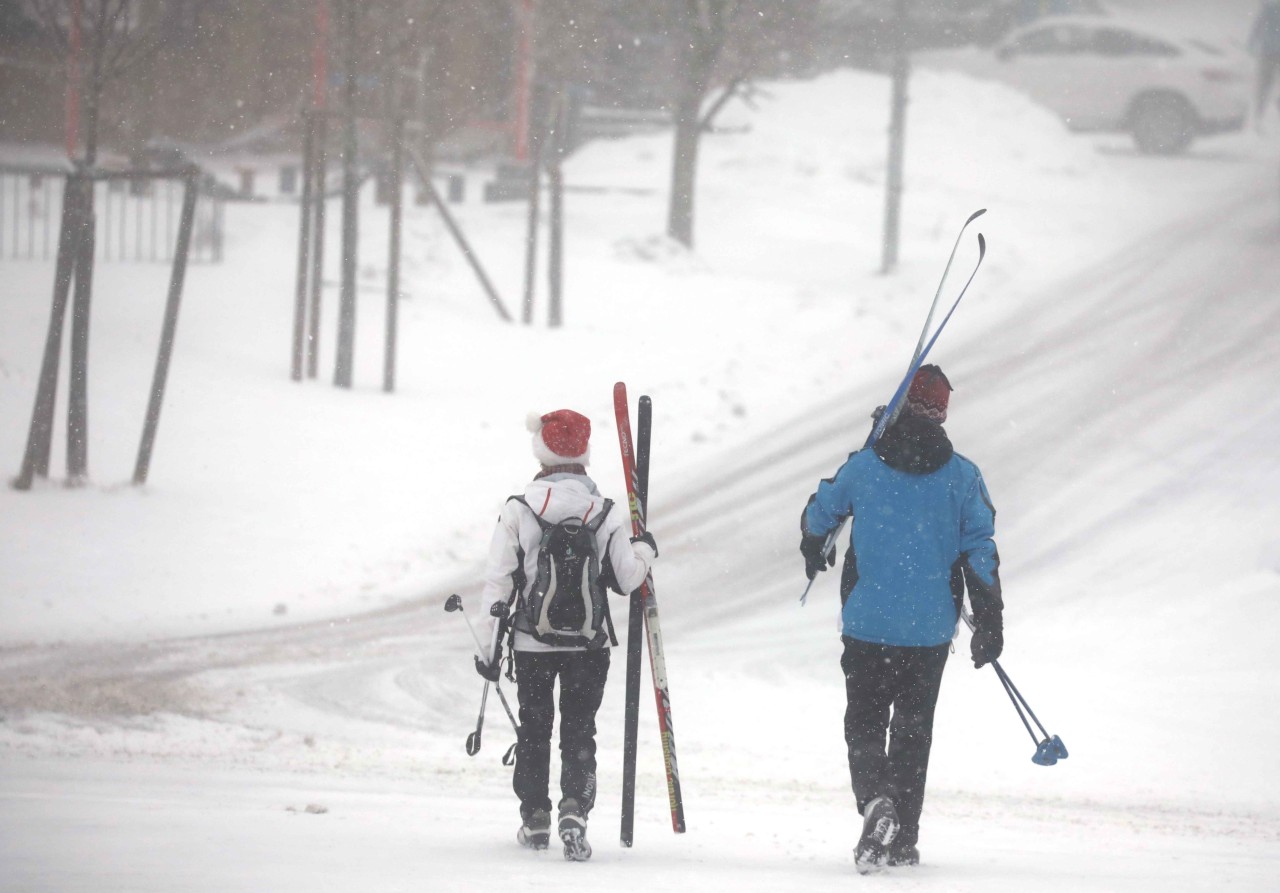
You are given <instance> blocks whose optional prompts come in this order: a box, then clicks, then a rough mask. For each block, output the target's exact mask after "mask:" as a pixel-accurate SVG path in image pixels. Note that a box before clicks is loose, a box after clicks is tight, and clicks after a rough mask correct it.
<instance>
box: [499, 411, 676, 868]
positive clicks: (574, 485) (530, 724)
mask: <svg viewBox="0 0 1280 893" xmlns="http://www.w3.org/2000/svg"><path fill="white" fill-rule="evenodd" d="M528 427H529V428H530V430H531V431H532V432H533V453H534V456H535V457H536V458H537V459H538V462H539V463H540V464H541V469H540V470H539V472H538V474H537V475H536V476H535V477H534V479H533V481H532V482H531V483H529V485H528V486H527V487H525V489H524V492H523V493H522V494H520V495H519V496H513V497H511V498H509V499H508V500H507V502H506V503H505V505H504V506H503V508H502V514H501V517H500V518H499V520H498V527H497V530H496V531H495V532H494V535H493V542H492V544H491V545H490V547H489V559H488V563H487V566H486V569H485V584H484V590H483V592H482V594H481V603H480V607H481V609H482V610H483V611H484V612H485V614H486V615H488V614H489V612H490V610H491V609H492V608H493V606H494V605H497V604H507V605H510V606H511V609H512V611H513V612H514V614H513V621H512V627H513V632H512V649H513V650H514V657H515V659H514V664H515V676H516V682H517V685H518V694H519V702H520V735H519V740H518V742H517V744H516V768H515V778H514V781H513V787H514V789H515V792H516V795H517V796H518V797H519V798H520V818H521V827H520V830H519V832H517V835H516V839H517V840H518V841H519V842H520V843H521V844H522V845H524V846H527V847H531V848H534V849H544V848H546V847H547V846H548V844H549V842H550V836H551V800H550V797H549V794H548V785H549V777H548V776H549V774H550V758H551V733H552V725H553V722H554V719H555V709H556V704H555V700H554V698H553V693H552V689H553V686H554V684H555V681H556V679H557V678H558V679H559V680H560V698H559V705H560V762H561V770H560V793H561V800H560V802H559V817H558V818H559V821H558V825H557V832H558V834H559V836H560V838H561V840H562V841H563V842H564V845H565V858H567V859H571V860H578V861H580V860H584V859H587V858H590V855H591V848H590V846H589V845H588V844H587V842H586V824H587V815H588V813H590V811H591V807H592V806H593V805H594V803H595V796H596V758H595V753H596V742H595V734H596V724H595V718H596V711H597V710H599V708H600V702H601V700H602V698H603V696H604V687H605V681H606V679H607V677H608V673H609V646H610V644H617V642H616V639H615V638H614V636H613V628H612V623H611V621H610V619H609V616H608V605H607V598H604V597H603V595H604V592H603V588H602V587H603V586H607V587H608V588H610V589H613V590H614V591H615V592H618V593H620V594H624V595H625V594H627V593H630V592H631V591H633V590H635V589H638V588H639V587H640V584H641V583H642V582H644V579H645V577H646V576H647V574H648V573H649V567H650V565H652V563H653V561H654V560H655V559H656V558H657V555H658V550H657V546H656V544H655V543H654V540H653V537H652V535H651V534H649V533H646V534H645V535H644V537H641V538H633V537H631V536H630V535H629V533H630V527H629V524H628V521H629V517H628V514H627V511H626V507H625V504H624V505H623V506H620V507H615V506H613V504H612V503H611V502H610V501H609V500H607V499H605V498H604V497H603V496H602V495H601V494H600V491H599V489H598V488H597V487H596V484H595V482H594V481H592V480H591V478H590V477H588V475H587V469H586V465H587V463H588V461H589V459H590V452H591V450H590V438H591V422H590V420H589V419H587V418H586V417H585V416H582V415H580V414H579V413H576V412H574V411H572V410H568V409H560V410H556V411H555V412H550V413H547V414H545V415H541V416H538V415H531V416H530V417H529V424H528ZM568 519H576V521H574V522H570V524H569V527H570V528H571V529H577V522H580V524H581V529H582V530H583V531H585V534H580V535H588V536H591V535H593V537H594V544H595V549H594V552H595V558H596V562H595V566H594V567H592V568H591V570H592V571H593V576H592V580H593V581H594V580H595V579H597V578H598V580H599V586H600V587H601V588H599V591H598V592H597V593H596V595H597V598H596V600H595V612H594V613H595V614H596V615H597V616H595V617H594V618H592V617H591V616H590V615H591V614H592V613H593V605H592V600H591V599H590V597H589V596H588V595H584V596H583V598H579V599H577V600H576V602H574V603H571V604H570V605H569V606H568V609H567V610H570V611H573V612H576V614H577V617H578V619H577V620H576V621H574V622H575V623H579V624H581V629H580V630H576V631H573V632H571V633H569V634H562V635H556V634H552V633H551V632H549V631H548V623H549V622H548V621H546V618H545V617H544V616H543V614H542V612H543V609H544V608H545V611H546V614H550V613H551V612H552V609H551V608H550V602H549V601H548V602H547V604H546V605H545V606H544V605H542V597H543V595H545V590H546V588H547V585H546V579H547V576H548V574H547V565H546V564H545V561H546V559H545V557H544V556H540V554H539V553H540V544H541V543H542V542H543V541H544V531H546V530H548V529H550V528H551V527H553V526H554V525H557V524H561V522H566V521H567V520H568ZM540 557H544V568H543V575H542V579H543V582H542V584H541V587H542V589H543V590H544V592H542V593H539V592H536V591H535V590H537V589H538V588H539V586H538V579H539V558H540ZM583 573H584V574H585V573H586V572H585V571H583ZM562 574H563V571H562ZM553 579H554V577H553ZM559 582H560V587H559V588H560V589H561V590H562V591H563V590H565V589H566V587H565V586H564V581H563V579H561V580H560V581H559ZM551 588H552V589H555V588H556V584H555V583H554V582H553V583H552V584H551ZM569 588H572V587H569ZM586 588H588V587H587V586H585V585H584V586H582V587H579V588H578V589H574V591H575V592H578V591H579V589H581V590H583V591H584V592H585V589H586ZM601 606H602V608H601ZM534 614H538V615H539V616H538V617H534V616H532V615H534ZM600 614H602V615H603V616H598V615H600ZM495 624H496V621H495ZM493 632H494V633H495V634H496V626H495V628H494V630H493ZM561 632H563V631H561ZM490 641H491V642H495V645H494V646H493V647H494V650H495V652H497V653H493V654H490V655H489V656H488V657H489V663H488V664H479V663H478V669H479V670H480V672H481V673H482V675H486V676H488V677H489V678H494V677H496V676H497V674H498V665H499V663H500V661H501V659H502V654H501V643H500V642H496V640H495V639H494V637H493V636H492V635H491V638H490Z"/></svg>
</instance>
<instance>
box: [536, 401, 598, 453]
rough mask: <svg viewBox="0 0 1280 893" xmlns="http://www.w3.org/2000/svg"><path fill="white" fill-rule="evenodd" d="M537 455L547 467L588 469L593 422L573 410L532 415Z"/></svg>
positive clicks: (558, 410)
mask: <svg viewBox="0 0 1280 893" xmlns="http://www.w3.org/2000/svg"><path fill="white" fill-rule="evenodd" d="M527 426H528V428H529V430H530V431H532V432H533V455H534V456H535V457H536V458H537V460H538V461H539V462H541V463H542V464H543V465H586V464H587V462H588V461H589V460H590V458H591V444H590V441H591V420H590V419H589V418H587V417H586V416H584V415H582V414H580V413H576V412H574V411H573V410H572V409H557V410H556V411H555V412H549V413H547V414H546V415H541V416H540V415H538V414H537V413H530V414H529V418H528V420H527Z"/></svg>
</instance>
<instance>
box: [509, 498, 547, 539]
mask: <svg viewBox="0 0 1280 893" xmlns="http://www.w3.org/2000/svg"><path fill="white" fill-rule="evenodd" d="M507 502H518V503H520V504H521V505H522V506H524V507H525V508H527V509H528V510H529V514H531V515H533V520H535V521H537V522H538V527H539V528H541V529H542V530H543V531H546V530H549V529H550V528H552V527H554V526H555V525H554V524H552V523H551V522H550V521H548V520H547V519H546V518H544V517H542V516H541V515H539V514H538V513H537V512H535V511H534V510H533V506H531V505H529V503H528V502H526V501H525V498H524V497H523V496H508V497H507Z"/></svg>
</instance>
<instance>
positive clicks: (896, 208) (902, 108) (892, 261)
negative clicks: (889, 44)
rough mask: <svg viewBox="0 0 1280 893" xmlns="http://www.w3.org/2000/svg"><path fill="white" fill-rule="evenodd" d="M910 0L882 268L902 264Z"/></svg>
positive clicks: (901, 1) (901, 46) (900, 48)
mask: <svg viewBox="0 0 1280 893" xmlns="http://www.w3.org/2000/svg"><path fill="white" fill-rule="evenodd" d="M906 5H907V0H898V14H897V46H896V47H895V49H894V58H893V73H892V83H893V87H892V97H891V99H890V109H889V164H888V171H887V173H886V176H885V204H884V241H883V246H882V248H883V253H882V255H881V264H880V272H881V273H884V274H888V273H892V272H894V270H896V269H897V268H898V243H899V238H900V230H901V219H902V190H903V179H904V176H903V170H904V167H905V159H904V156H905V154H906V146H907V83H908V80H909V78H910V76H911V67H910V60H909V58H908V56H907V47H906V33H905V28H906Z"/></svg>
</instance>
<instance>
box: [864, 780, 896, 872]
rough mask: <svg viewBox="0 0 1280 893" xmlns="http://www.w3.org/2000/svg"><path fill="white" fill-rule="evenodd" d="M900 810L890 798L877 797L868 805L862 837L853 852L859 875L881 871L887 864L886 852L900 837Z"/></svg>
mask: <svg viewBox="0 0 1280 893" xmlns="http://www.w3.org/2000/svg"><path fill="white" fill-rule="evenodd" d="M900 826H901V825H900V823H899V821H898V810H897V809H895V808H894V805H893V801H892V800H890V799H889V798H888V797H877V798H875V799H874V800H872V801H871V802H870V803H868V804H867V808H866V810H865V812H863V818H862V836H861V837H860V838H858V846H857V847H856V848H855V849H854V851H853V864H854V865H855V866H856V867H857V869H858V874H870V873H871V872H873V871H879V870H880V869H881V868H883V867H884V864H885V852H886V850H887V849H888V847H889V844H891V843H893V839H894V838H895V837H897V836H898V828H899V827H900Z"/></svg>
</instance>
